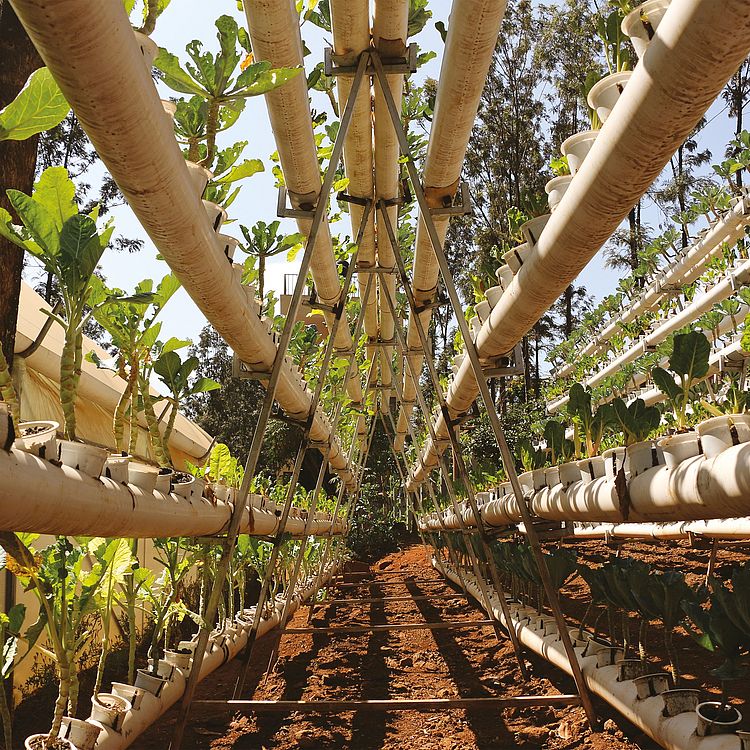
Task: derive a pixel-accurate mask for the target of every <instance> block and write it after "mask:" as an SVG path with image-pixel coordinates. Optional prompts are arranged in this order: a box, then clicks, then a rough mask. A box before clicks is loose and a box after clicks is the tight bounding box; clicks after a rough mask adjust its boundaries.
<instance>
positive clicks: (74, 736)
mask: <svg viewBox="0 0 750 750" xmlns="http://www.w3.org/2000/svg"><path fill="white" fill-rule="evenodd" d="M100 731H101V729H100V727H99V726H97V725H96V724H92V723H90V722H88V721H83V720H82V719H75V718H73V717H72V716H63V719H62V725H61V726H60V732H59V736H60V737H62V738H64V739H66V740H70V742H71V743H72V744H73V745H74V746H75V748H76V750H94V745H95V744H96V740H97V738H98V737H99V732H100Z"/></svg>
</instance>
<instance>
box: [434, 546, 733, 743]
mask: <svg viewBox="0 0 750 750" xmlns="http://www.w3.org/2000/svg"><path fill="white" fill-rule="evenodd" d="M433 566H434V567H435V569H436V570H438V571H440V570H441V568H442V569H443V571H444V575H447V577H448V578H449V579H450V580H451V581H453V582H454V583H456V584H457V585H459V586H460V585H461V583H460V578H459V576H458V574H457V572H456V571H455V570H454V569H453V567H452V566H451V565H450V564H449V563H447V562H446V561H445V560H442V561H441V563H440V565H438V564H437V562H436V561H435V559H433ZM463 578H464V580H465V581H466V584H467V589H468V592H469V593H470V594H471V595H472V596H473V597H474V598H475V599H476V600H477V602H479V603H480V606H481V599H480V598H479V597H480V594H481V592H480V589H479V585H478V583H477V581H476V579H475V577H474V576H473V574H472V573H470V572H469V571H467V570H464V571H463ZM493 614H494V616H495V617H497V619H498V620H499V621H500V622H501V623H502V625H503V626H504V627H505V628H506V630H507V629H509V628H513V629H514V630H515V631H516V633H517V634H518V638H519V640H520V641H521V643H523V644H524V645H525V646H526V647H527V648H529V649H531V650H532V651H534V652H535V653H537V654H539V655H540V656H542V657H543V658H544V659H546V660H547V661H549V662H550V663H551V664H554V665H555V666H556V667H559V668H560V669H562V670H563V671H564V672H567V673H568V674H570V665H569V663H568V660H567V656H566V654H565V652H564V651H563V649H562V645H561V641H560V635H559V633H558V631H557V627H556V625H555V623H554V621H552V620H551V618H544V620H546V622H545V621H543V620H542V618H540V617H539V616H538V614H537V611H536V610H535V609H533V608H530V607H525V606H523V605H520V604H518V603H517V602H513V603H512V610H511V621H510V622H508V621H507V620H506V619H505V618H504V617H503V615H502V612H501V610H500V602H499V601H498V600H497V599H496V598H495V600H494V606H493ZM586 635H587V634H585V633H584V639H583V641H582V642H579V641H578V640H577V645H576V649H575V651H576V654H577V655H578V662H579V664H580V665H581V670H582V671H583V675H584V679H585V680H586V683H587V685H588V686H589V689H590V690H591V691H592V692H594V693H596V694H597V695H598V696H599V697H600V698H603V699H604V700H605V701H607V703H609V704H610V705H611V706H612V707H613V708H615V709H616V710H617V711H619V712H620V713H621V714H622V715H623V716H624V717H625V718H626V719H628V721H630V722H632V723H633V724H635V725H636V726H637V727H639V728H640V729H642V730H643V731H644V732H645V733H646V734H647V735H648V736H649V737H651V738H652V739H653V740H655V741H656V742H658V743H659V744H660V745H661V746H662V747H664V748H666V750H741V748H742V744H741V742H740V739H739V737H738V736H737V735H736V734H715V735H712V736H700V735H699V734H697V733H696V729H697V728H698V726H699V720H698V714H697V713H696V712H695V710H686V709H685V708H683V710H682V711H680V712H679V713H676V712H675V711H676V710H678V709H671V708H670V706H671V702H670V697H671V696H669V694H664V695H663V694H662V693H663V692H664V691H665V689H666V685H667V683H666V681H664V680H662V682H663V684H664V687H663V688H661V689H660V690H658V691H657V689H652V688H653V685H652V686H648V685H646V689H645V690H644V688H643V687H640V686H639V685H638V684H637V679H639V678H636V680H634V679H628V678H627V677H626V676H624V675H623V674H621V668H620V666H619V665H617V664H614V663H612V659H611V653H612V650H611V649H609V648H606V649H605V648H604V647H602V646H598V647H597V645H596V643H595V642H592V641H588V639H587V638H586V637H585V636H586ZM571 636H573V637H575V638H576V639H578V629H571ZM644 679H645V678H644Z"/></svg>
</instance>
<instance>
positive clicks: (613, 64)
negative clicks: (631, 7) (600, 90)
mask: <svg viewBox="0 0 750 750" xmlns="http://www.w3.org/2000/svg"><path fill="white" fill-rule="evenodd" d="M621 23H622V14H621V12H620V11H619V10H613V11H612V12H611V13H608V14H607V15H606V16H603V15H602V16H599V18H598V20H597V24H596V33H597V35H598V36H599V39H600V41H601V43H602V47H603V49H604V57H605V59H606V61H607V67H608V68H609V72H610V73H621V72H622V71H625V70H630V69H631V68H632V67H633V60H632V56H631V54H630V42H629V41H628V38H627V37H626V36H625V34H624V33H623V31H622V27H621Z"/></svg>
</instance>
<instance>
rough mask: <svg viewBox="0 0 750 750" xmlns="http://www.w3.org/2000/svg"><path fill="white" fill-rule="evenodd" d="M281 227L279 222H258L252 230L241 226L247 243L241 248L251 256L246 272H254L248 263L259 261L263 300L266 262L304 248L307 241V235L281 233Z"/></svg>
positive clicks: (260, 291)
mask: <svg viewBox="0 0 750 750" xmlns="http://www.w3.org/2000/svg"><path fill="white" fill-rule="evenodd" d="M280 226H281V222H279V221H272V222H271V223H270V224H266V222H265V221H258V222H256V223H255V224H253V226H252V227H250V229H248V228H247V227H246V226H243V225H242V224H241V225H240V229H241V230H242V235H243V236H244V238H245V242H246V243H247V244H245V245H240V247H241V248H242V250H244V251H245V252H246V253H247V254H248V255H249V256H251V257H250V258H248V259H247V261H246V262H245V268H246V270H254V269H252V265H251V264H249V263H248V261H253V262H254V260H255V259H257V261H258V270H257V279H258V296H259V297H260V298H261V299H263V292H264V284H265V275H266V261H267V260H268V258H273V257H274V256H275V255H279V254H280V253H287V254H288V253H290V252H294V251H295V250H296V249H298V248H300V247H302V245H303V243H304V241H305V235H303V234H301V233H299V232H294V233H293V234H286V235H285V234H282V233H280V232H279V227H280ZM251 280H252V279H251Z"/></svg>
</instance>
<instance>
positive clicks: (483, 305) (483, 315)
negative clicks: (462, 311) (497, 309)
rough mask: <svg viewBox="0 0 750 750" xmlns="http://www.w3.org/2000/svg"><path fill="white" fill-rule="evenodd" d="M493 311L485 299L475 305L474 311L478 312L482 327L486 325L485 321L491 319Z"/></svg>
mask: <svg viewBox="0 0 750 750" xmlns="http://www.w3.org/2000/svg"><path fill="white" fill-rule="evenodd" d="M491 309H492V308H491V307H490V303H489V302H488V301H487V300H485V299H483V300H482V301H481V302H477V304H476V305H474V310H475V311H476V314H477V315H478V317H479V320H480V322H481V323H482V325H484V321H485V320H487V318H488V317H489V315H490V310H491Z"/></svg>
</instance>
